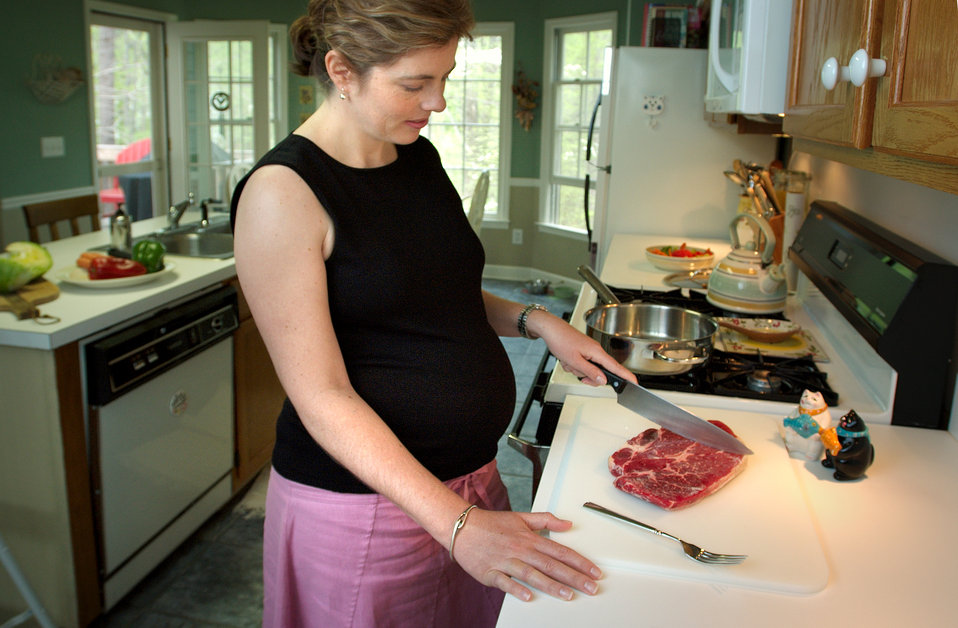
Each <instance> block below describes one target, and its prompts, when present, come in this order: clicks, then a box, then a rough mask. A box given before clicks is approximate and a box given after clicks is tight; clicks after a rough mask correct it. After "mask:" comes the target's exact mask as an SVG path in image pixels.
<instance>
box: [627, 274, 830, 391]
mask: <svg viewBox="0 0 958 628" xmlns="http://www.w3.org/2000/svg"><path fill="white" fill-rule="evenodd" d="M610 289H611V290H612V292H613V293H614V294H615V296H616V297H618V298H619V300H620V301H622V302H631V301H641V302H643V303H653V304H656V305H670V306H674V307H681V308H685V309H689V310H694V311H696V312H700V313H702V314H706V315H709V316H726V315H734V316H738V317H742V316H747V315H742V314H737V313H732V312H726V311H724V310H723V309H722V308H720V307H717V306H715V305H712V304H711V303H709V301H708V300H707V299H706V298H705V295H704V294H702V293H700V292H696V291H694V290H690V291H685V290H682V289H675V290H668V291H664V292H662V291H654V290H642V289H638V290H631V289H624V288H616V287H611V286H610ZM762 317H764V318H779V319H784V318H785V317H784V316H782V314H781V313H778V314H772V315H767V314H763V315H762ZM637 377H638V380H639V383H640V384H641V385H643V386H645V387H646V388H650V389H658V390H668V391H674V392H687V393H695V394H704V395H718V396H722V397H742V398H747V399H762V400H766V401H782V402H791V403H798V401H799V400H800V399H801V397H802V393H803V392H804V391H805V390H806V389H807V390H811V391H813V392H820V393H822V395H823V396H824V398H825V402H826V403H827V404H828V405H829V406H834V405H837V403H838V393H837V392H835V391H834V390H832V388H831V387H830V386H829V384H828V375H827V374H826V373H824V372H822V371H821V370H820V369H819V368H818V367H817V366H816V364H815V362H814V361H813V360H812V359H811V358H777V357H771V356H764V355H762V354H761V352H758V353H756V354H754V355H752V354H749V355H745V354H737V353H730V352H726V351H719V350H717V349H713V350H712V354H711V356H710V357H709V359H708V361H706V362H705V363H704V364H702V365H700V366H697V367H695V368H693V369H692V370H690V371H687V372H685V373H680V374H678V375H645V374H641V373H640V374H637Z"/></svg>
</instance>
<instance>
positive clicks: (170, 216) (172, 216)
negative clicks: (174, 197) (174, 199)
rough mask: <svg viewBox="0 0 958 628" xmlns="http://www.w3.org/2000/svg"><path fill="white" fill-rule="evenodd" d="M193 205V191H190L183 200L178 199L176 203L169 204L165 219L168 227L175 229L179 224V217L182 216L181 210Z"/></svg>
mask: <svg viewBox="0 0 958 628" xmlns="http://www.w3.org/2000/svg"><path fill="white" fill-rule="evenodd" d="M193 205H194V199H193V193H192V192H190V195H189V197H188V198H187V199H186V200H185V201H180V202H179V203H177V204H176V205H170V210H169V212H167V214H166V219H167V222H168V225H169V228H170V229H175V228H176V227H179V226H180V218H182V217H183V212H185V211H186V210H187V209H189V208H190V207H192V206H193Z"/></svg>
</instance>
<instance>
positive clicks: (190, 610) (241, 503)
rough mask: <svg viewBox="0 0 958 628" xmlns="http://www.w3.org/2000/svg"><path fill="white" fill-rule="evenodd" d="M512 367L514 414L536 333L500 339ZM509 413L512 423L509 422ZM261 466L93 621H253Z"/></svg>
mask: <svg viewBox="0 0 958 628" xmlns="http://www.w3.org/2000/svg"><path fill="white" fill-rule="evenodd" d="M483 286H484V287H485V288H486V289H487V290H489V291H490V292H493V293H494V294H497V295H499V296H502V297H504V298H507V299H511V300H514V301H519V302H522V303H533V302H535V303H541V304H543V305H546V306H547V307H549V309H550V310H551V311H552V312H555V313H557V314H561V313H562V312H565V311H569V310H571V309H572V307H573V306H574V300H573V299H558V298H556V297H554V296H552V295H530V294H528V292H527V291H526V289H525V284H524V283H522V282H517V281H504V280H485V281H484V282H483ZM502 340H503V344H504V345H505V347H506V351H507V352H508V354H509V358H510V360H511V362H512V367H513V370H514V371H515V374H516V414H517V413H518V411H519V410H520V408H521V407H522V403H523V401H524V400H525V397H526V394H527V392H528V390H529V388H530V387H531V386H532V383H533V381H534V378H535V375H536V369H537V368H538V366H539V362H540V360H541V359H542V356H543V355H544V354H545V350H546V347H545V343H544V342H543V341H542V340H535V341H529V340H525V339H523V338H503V339H502ZM538 409H539V408H538V404H533V405H532V409H531V410H530V412H529V416H528V417H527V419H526V423H525V427H524V429H523V432H522V433H523V435H526V434H534V433H535V426H536V422H537V420H538ZM515 418H516V417H515V415H514V416H513V422H515ZM496 460H497V462H498V464H499V471H500V473H501V475H502V477H503V480H504V481H505V483H506V486H507V487H508V489H509V496H510V500H511V501H512V507H513V509H514V510H525V511H528V510H529V509H530V507H531V505H532V463H531V462H529V460H528V459H526V458H525V457H523V456H522V455H521V454H519V453H518V452H516V451H515V450H514V449H512V448H511V447H509V446H508V444H507V442H506V437H505V436H503V438H502V440H501V441H500V442H499V453H498V455H497V457H496ZM265 496H266V473H265V472H264V473H261V474H260V476H259V478H257V480H256V481H255V482H253V483H252V484H251V486H250V488H249V489H247V490H246V491H245V492H244V493H243V494H241V495H239V496H237V497H236V498H235V499H234V500H233V502H231V503H230V504H228V505H227V506H226V507H225V508H223V509H222V511H221V512H220V513H218V514H217V515H215V516H214V517H213V518H212V519H211V520H210V521H208V522H207V523H206V524H205V525H204V526H203V527H202V528H200V530H198V531H197V532H196V534H194V535H193V537H191V538H190V539H189V540H187V541H186V542H185V543H184V544H183V545H182V546H181V547H180V548H179V549H178V550H177V551H176V552H174V553H173V555H172V556H170V557H169V558H168V559H167V560H166V561H164V562H163V563H162V564H161V565H160V566H158V567H157V568H156V569H155V570H154V571H153V573H152V574H150V575H149V576H148V577H147V578H146V580H144V581H143V582H141V583H140V584H139V585H138V586H137V587H136V588H135V589H134V590H133V591H132V592H131V593H130V594H129V595H128V596H127V597H126V598H125V599H124V600H123V601H121V602H120V603H119V604H118V605H117V606H116V607H115V608H114V609H113V610H111V612H110V613H108V614H107V615H106V616H104V617H102V618H101V619H100V620H99V621H98V622H97V624H96V625H98V626H110V627H113V626H122V627H127V626H135V627H137V628H160V627H162V628H187V627H189V628H209V627H214V626H220V627H225V626H229V627H231V628H240V627H244V626H259V625H260V624H261V621H260V616H261V610H262V596H263V585H262V555H261V550H262V525H263V510H264V503H265Z"/></svg>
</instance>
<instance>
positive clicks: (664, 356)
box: [579, 267, 718, 375]
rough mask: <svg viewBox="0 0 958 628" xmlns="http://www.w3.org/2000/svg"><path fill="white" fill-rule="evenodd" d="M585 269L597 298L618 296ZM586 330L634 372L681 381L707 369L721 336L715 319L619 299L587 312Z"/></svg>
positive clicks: (686, 311) (673, 308)
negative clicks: (716, 337) (678, 377)
mask: <svg viewBox="0 0 958 628" xmlns="http://www.w3.org/2000/svg"><path fill="white" fill-rule="evenodd" d="M583 268H584V267H580V269H579V274H580V275H582V277H583V278H584V279H586V281H588V282H589V285H591V286H592V287H593V288H596V292H598V293H599V294H600V295H602V294H606V295H611V294H612V291H611V290H609V288H608V286H606V285H605V284H603V283H602V282H601V281H600V280H599V278H598V277H596V276H595V274H594V273H592V272H591V269H588V268H587V267H586V268H585V270H586V271H587V272H583ZM596 284H598V286H599V287H597V285H596ZM600 288H601V289H600ZM613 298H615V297H614V295H613ZM585 324H586V333H588V335H589V336H591V337H592V338H594V339H596V340H597V341H598V342H599V344H600V345H602V348H603V349H605V351H606V352H607V353H608V354H609V355H611V356H612V357H613V358H615V359H616V360H617V361H618V362H619V363H621V364H622V365H623V366H625V367H626V368H627V369H629V370H630V371H633V372H635V373H642V374H646V375H675V374H679V373H685V372H686V371H689V370H690V369H691V368H692V367H694V366H696V365H698V364H702V363H703V362H705V361H706V360H708V358H709V356H710V355H711V353H712V338H713V335H714V334H715V332H716V331H717V330H718V324H717V323H716V322H715V321H714V320H713V319H712V318H711V317H709V316H706V315H704V314H700V313H698V312H695V311H693V310H687V309H685V308H680V307H674V306H670V305H655V304H651V303H619V302H618V299H616V301H615V302H613V303H607V304H605V305H600V306H597V307H594V308H592V309H590V310H589V311H587V312H586V314H585Z"/></svg>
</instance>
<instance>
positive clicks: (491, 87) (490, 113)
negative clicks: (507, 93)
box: [466, 81, 500, 124]
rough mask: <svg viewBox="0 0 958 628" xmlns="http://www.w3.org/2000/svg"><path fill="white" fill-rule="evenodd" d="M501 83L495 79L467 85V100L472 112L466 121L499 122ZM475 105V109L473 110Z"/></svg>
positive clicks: (480, 122)
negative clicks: (494, 80)
mask: <svg viewBox="0 0 958 628" xmlns="http://www.w3.org/2000/svg"><path fill="white" fill-rule="evenodd" d="M499 93H500V89H499V83H498V81H497V82H493V81H479V82H470V83H468V85H467V87H466V101H467V102H468V103H470V105H472V106H470V108H469V109H470V113H471V114H472V115H470V116H469V118H467V120H466V122H475V123H478V124H499ZM473 106H474V107H475V111H474V112H473V111H472V109H473Z"/></svg>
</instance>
